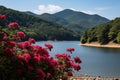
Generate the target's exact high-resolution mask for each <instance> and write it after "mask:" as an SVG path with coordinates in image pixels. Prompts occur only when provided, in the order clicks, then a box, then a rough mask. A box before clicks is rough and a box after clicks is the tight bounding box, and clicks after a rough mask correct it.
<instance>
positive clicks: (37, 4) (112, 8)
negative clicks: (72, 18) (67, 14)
mask: <svg viewBox="0 0 120 80" xmlns="http://www.w3.org/2000/svg"><path fill="white" fill-rule="evenodd" d="M0 5H3V6H5V7H8V8H12V9H15V10H19V11H32V12H34V13H37V14H42V13H55V12H58V11H61V10H63V9H73V10H76V11H81V12H85V13H87V14H98V15H101V16H103V17H106V18H108V19H114V18H116V17H120V0H0Z"/></svg>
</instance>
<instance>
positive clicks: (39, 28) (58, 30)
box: [0, 6, 80, 40]
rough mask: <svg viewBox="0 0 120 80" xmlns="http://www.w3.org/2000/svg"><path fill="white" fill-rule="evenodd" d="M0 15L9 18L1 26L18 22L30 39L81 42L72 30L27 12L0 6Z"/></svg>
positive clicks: (1, 22)
mask: <svg viewBox="0 0 120 80" xmlns="http://www.w3.org/2000/svg"><path fill="white" fill-rule="evenodd" d="M0 14H5V15H6V16H7V21H6V22H5V24H3V23H4V22H3V21H0V25H1V26H7V25H6V24H9V23H10V22H18V23H19V24H20V25H21V27H20V28H21V29H22V30H23V31H24V32H25V33H26V35H27V37H26V38H25V39H27V38H28V37H33V38H35V39H36V40H79V37H80V36H79V35H78V34H77V33H75V32H73V31H71V30H68V29H66V28H63V27H62V26H60V25H58V24H56V23H53V22H49V21H45V20H42V19H41V18H39V17H36V16H33V15H28V14H26V13H25V12H20V11H15V10H12V9H9V8H5V7H3V6H0Z"/></svg>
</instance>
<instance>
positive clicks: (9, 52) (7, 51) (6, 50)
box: [5, 48, 15, 55]
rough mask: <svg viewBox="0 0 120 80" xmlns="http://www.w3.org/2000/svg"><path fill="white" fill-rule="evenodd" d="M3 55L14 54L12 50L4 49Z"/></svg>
mask: <svg viewBox="0 0 120 80" xmlns="http://www.w3.org/2000/svg"><path fill="white" fill-rule="evenodd" d="M5 53H6V54H7V55H11V54H14V53H15V52H14V50H13V49H12V48H6V49H5Z"/></svg>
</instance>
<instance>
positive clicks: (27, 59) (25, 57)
mask: <svg viewBox="0 0 120 80" xmlns="http://www.w3.org/2000/svg"><path fill="white" fill-rule="evenodd" d="M23 56H24V60H25V61H26V63H28V62H29V61H30V59H31V56H30V54H24V55H23Z"/></svg>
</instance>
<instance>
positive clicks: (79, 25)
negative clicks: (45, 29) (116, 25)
mask: <svg viewBox="0 0 120 80" xmlns="http://www.w3.org/2000/svg"><path fill="white" fill-rule="evenodd" d="M39 17H40V18H42V19H44V20H47V21H51V22H56V23H58V24H60V25H62V26H64V27H66V28H68V29H70V30H73V31H75V32H78V33H80V34H81V33H82V32H83V31H85V30H86V29H88V28H90V27H93V26H96V25H98V24H102V23H106V22H108V21H109V20H108V19H107V18H104V17H101V16H99V15H97V14H95V15H89V14H85V13H83V12H78V11H73V10H70V9H65V10H63V11H60V12H57V13H55V14H48V13H45V14H42V15H39Z"/></svg>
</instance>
